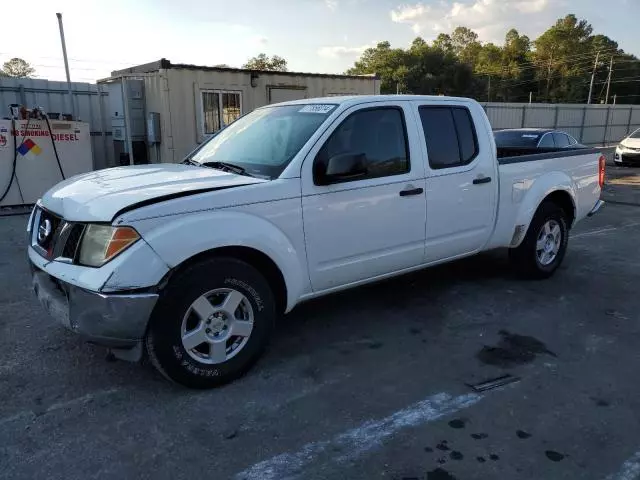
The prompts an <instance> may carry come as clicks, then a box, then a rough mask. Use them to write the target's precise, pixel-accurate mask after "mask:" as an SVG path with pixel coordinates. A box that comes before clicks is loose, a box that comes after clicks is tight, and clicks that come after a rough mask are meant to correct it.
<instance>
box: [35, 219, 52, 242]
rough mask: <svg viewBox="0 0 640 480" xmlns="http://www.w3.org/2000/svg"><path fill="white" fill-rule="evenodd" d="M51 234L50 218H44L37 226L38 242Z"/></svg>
mask: <svg viewBox="0 0 640 480" xmlns="http://www.w3.org/2000/svg"><path fill="white" fill-rule="evenodd" d="M49 235H51V220H49V219H48V218H45V219H44V222H41V223H40V226H39V227H38V242H40V243H42V242H44V241H45V240H46V239H47V238H49Z"/></svg>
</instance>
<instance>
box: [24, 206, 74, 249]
mask: <svg viewBox="0 0 640 480" xmlns="http://www.w3.org/2000/svg"><path fill="white" fill-rule="evenodd" d="M32 228H33V231H32V237H31V246H32V247H33V248H34V249H35V250H36V251H37V252H38V253H39V254H40V255H42V256H43V257H45V258H47V259H50V260H54V259H58V260H60V261H66V262H72V261H73V260H74V259H75V257H76V253H77V250H78V246H79V245H80V241H81V240H82V235H83V233H84V228H85V226H84V225H83V224H81V223H74V222H67V221H65V220H63V219H62V218H60V217H58V216H57V215H55V214H53V213H51V212H49V211H47V210H45V209H43V208H38V210H37V211H36V213H35V215H34V222H33V227H32Z"/></svg>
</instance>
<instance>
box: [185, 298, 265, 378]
mask: <svg viewBox="0 0 640 480" xmlns="http://www.w3.org/2000/svg"><path fill="white" fill-rule="evenodd" d="M253 322H254V314H253V307H252V306H251V302H250V301H249V299H248V298H247V297H246V296H245V295H244V294H242V293H241V292H239V291H237V290H234V289H232V288H217V289H214V290H210V291H208V292H206V293H204V294H202V295H200V296H199V297H198V298H197V299H196V300H194V301H193V303H191V305H190V306H189V308H188V309H187V312H186V313H185V315H184V317H183V319H182V325H181V329H180V337H181V340H182V346H183V347H184V349H185V350H186V351H187V353H188V354H189V356H190V357H191V358H193V359H194V360H196V361H197V362H200V363H204V364H208V365H215V364H220V363H224V362H226V361H227V360H229V359H231V358H233V357H235V356H236V355H237V354H238V353H239V352H240V351H241V350H242V349H243V348H244V347H245V346H246V344H247V342H248V341H249V337H250V336H251V332H252V331H253Z"/></svg>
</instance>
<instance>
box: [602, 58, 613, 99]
mask: <svg viewBox="0 0 640 480" xmlns="http://www.w3.org/2000/svg"><path fill="white" fill-rule="evenodd" d="M612 75H613V55H612V56H611V63H609V77H608V78H607V96H606V97H605V99H604V103H606V104H608V103H609V90H610V88H611V76H612Z"/></svg>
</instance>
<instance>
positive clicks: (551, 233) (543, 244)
mask: <svg viewBox="0 0 640 480" xmlns="http://www.w3.org/2000/svg"><path fill="white" fill-rule="evenodd" d="M561 245H562V229H561V228H560V224H559V223H558V222H557V221H556V220H547V221H546V222H545V224H544V225H543V226H542V228H541V229H540V232H539V233H538V238H537V240H536V257H537V259H538V262H539V263H540V265H542V266H544V267H546V266H549V265H551V264H552V263H553V262H554V260H555V259H556V258H557V257H558V252H559V251H560V246H561Z"/></svg>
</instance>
